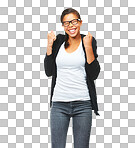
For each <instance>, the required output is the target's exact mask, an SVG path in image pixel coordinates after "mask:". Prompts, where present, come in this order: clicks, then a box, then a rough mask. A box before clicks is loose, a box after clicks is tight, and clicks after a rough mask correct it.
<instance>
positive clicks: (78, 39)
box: [68, 33, 81, 44]
mask: <svg viewBox="0 0 135 148" xmlns="http://www.w3.org/2000/svg"><path fill="white" fill-rule="evenodd" d="M80 40H81V35H80V33H78V34H77V35H76V36H75V37H70V36H69V39H68V41H69V44H74V43H77V42H79V41H80Z"/></svg>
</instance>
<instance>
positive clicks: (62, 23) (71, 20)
mask: <svg viewBox="0 0 135 148" xmlns="http://www.w3.org/2000/svg"><path fill="white" fill-rule="evenodd" d="M74 20H77V23H78V21H81V19H79V18H78V19H73V20H71V21H65V22H62V25H63V26H64V23H66V22H68V23H69V24H68V25H67V26H64V27H68V26H69V25H70V23H72V21H74ZM77 23H76V24H77ZM76 24H75V25H76ZM72 25H74V24H73V23H72Z"/></svg>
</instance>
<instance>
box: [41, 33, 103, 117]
mask: <svg viewBox="0 0 135 148" xmlns="http://www.w3.org/2000/svg"><path fill="white" fill-rule="evenodd" d="M84 36H85V35H84V34H81V39H82V47H83V50H84V53H85V59H87V58H86V52H85V47H84V44H83V37H84ZM64 41H65V35H63V34H58V35H57V36H56V40H55V41H54V42H53V46H52V54H51V55H47V53H46V56H45V58H44V69H45V74H46V75H47V76H48V77H50V76H52V83H51V96H50V107H51V105H52V96H53V90H54V86H55V84H56V77H57V66H56V61H55V59H56V56H57V53H58V51H59V49H60V46H61V45H62V44H63V42H64ZM92 48H93V52H94V56H95V60H94V61H92V62H91V63H90V64H89V63H87V60H86V61H85V71H86V82H87V86H88V89H89V95H90V98H91V104H92V110H94V113H95V114H96V115H99V113H98V105H97V94H96V89H95V83H94V80H95V79H97V77H98V75H99V72H100V65H99V62H98V60H97V57H98V54H97V41H96V39H95V38H94V37H92Z"/></svg>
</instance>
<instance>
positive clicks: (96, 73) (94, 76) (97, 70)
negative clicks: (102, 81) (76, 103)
mask: <svg viewBox="0 0 135 148" xmlns="http://www.w3.org/2000/svg"><path fill="white" fill-rule="evenodd" d="M100 70H101V68H100V65H99V66H98V67H97V68H96V71H95V74H94V75H93V77H92V78H91V79H92V80H96V79H97V78H98V76H99V73H100Z"/></svg>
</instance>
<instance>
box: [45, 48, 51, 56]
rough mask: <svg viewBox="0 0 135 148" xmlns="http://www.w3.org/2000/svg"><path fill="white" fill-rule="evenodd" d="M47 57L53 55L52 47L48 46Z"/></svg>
mask: <svg viewBox="0 0 135 148" xmlns="http://www.w3.org/2000/svg"><path fill="white" fill-rule="evenodd" d="M46 54H47V55H51V54H52V47H50V46H47V52H46Z"/></svg>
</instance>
